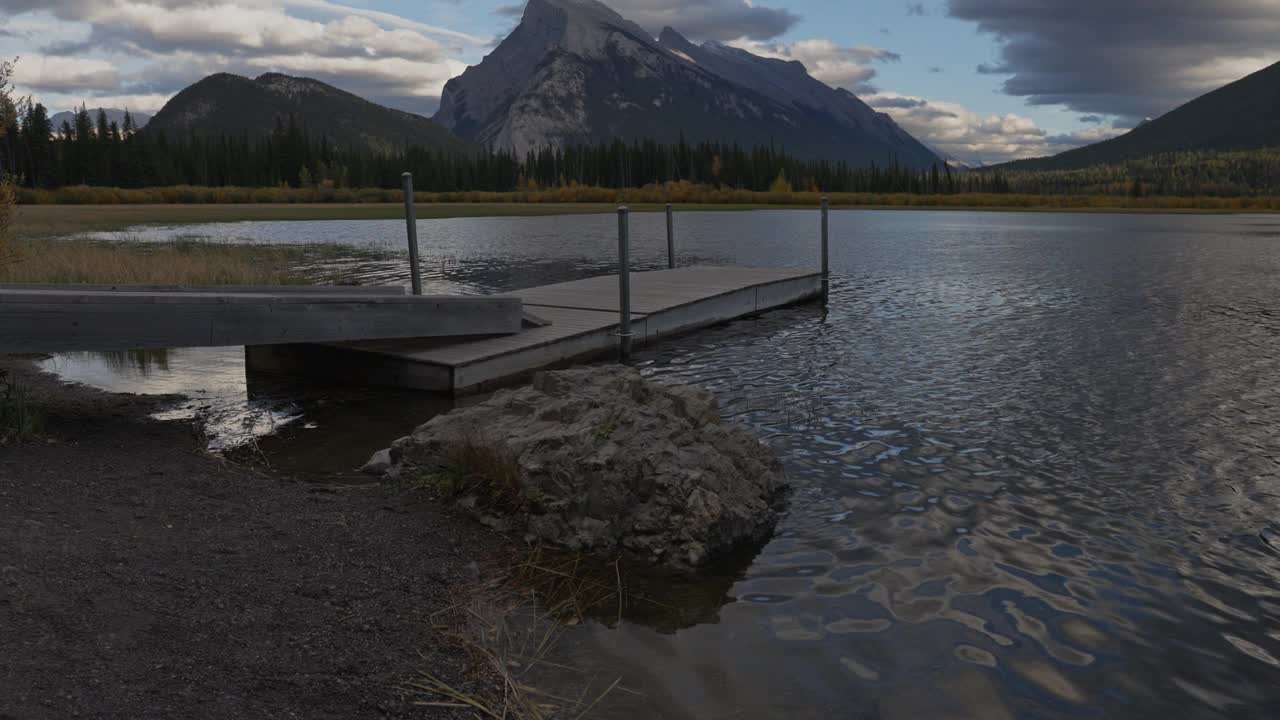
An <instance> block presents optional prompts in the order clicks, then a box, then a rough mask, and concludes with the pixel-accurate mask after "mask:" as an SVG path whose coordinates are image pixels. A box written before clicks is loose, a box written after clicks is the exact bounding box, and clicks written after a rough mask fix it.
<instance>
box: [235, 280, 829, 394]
mask: <svg viewBox="0 0 1280 720" xmlns="http://www.w3.org/2000/svg"><path fill="white" fill-rule="evenodd" d="M821 294H822V275H821V273H819V272H815V271H812V270H797V269H776V268H751V267H721V266H694V267H684V268H678V269H673V270H657V271H652V272H637V273H632V274H631V310H632V321H631V331H632V333H633V345H634V346H643V345H645V344H647V343H650V342H653V341H654V340H657V339H658V338H661V337H665V336H669V335H673V334H676V333H681V332H685V331H689V330H693V329H695V328H699V327H706V326H708V325H714V324H717V323H720V322H725V321H728V320H733V319H735V318H740V317H744V316H749V315H754V314H756V313H760V312H764V311H766V310H770V309H773V308H778V307H783V306H786V305H791V304H793V303H797V302H801V301H804V300H809V299H813V298H817V297H820V296H821ZM512 295H513V296H518V297H519V298H520V300H521V301H522V302H523V308H524V312H525V314H526V317H529V316H532V318H533V319H534V322H532V323H531V322H528V321H526V323H525V327H524V329H523V330H521V331H520V332H518V333H514V334H509V335H501V336H496V337H485V338H417V339H410V340H369V341H361V342H344V343H321V344H290V345H279V344H276V345H261V346H250V347H247V348H246V353H245V359H246V363H247V365H248V367H249V368H250V369H251V370H259V371H268V372H286V373H290V374H299V375H307V376H312V377H323V378H330V379H340V380H346V381H351V382H360V383H365V384H377V385H390V386H395V387H407V388H416V389H421V390H432V391H440V392H451V393H455V394H465V393H469V392H478V391H484V390H487V389H491V388H493V387H496V386H498V385H500V384H504V383H507V382H510V381H512V380H515V379H518V378H520V377H522V376H524V375H527V374H528V373H530V372H532V371H534V370H538V369H541V368H546V367H553V366H558V365H564V364H567V363H569V362H572V361H575V360H586V359H591V358H595V357H602V356H606V355H608V354H610V353H616V352H617V347H618V337H617V332H618V326H619V317H618V311H619V310H618V306H619V293H618V277H617V276H616V275H609V276H602V277H594V278H588V279H585V280H576V281H573V282H566V283H558V284H555V285H546V286H543V287H535V288H528V289H525V290H520V291H517V292H515V293H512ZM537 319H540V320H541V321H543V322H537Z"/></svg>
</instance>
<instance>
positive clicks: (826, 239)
mask: <svg viewBox="0 0 1280 720" xmlns="http://www.w3.org/2000/svg"><path fill="white" fill-rule="evenodd" d="M830 214H831V200H830V199H828V198H827V196H825V195H823V196H822V302H823V303H825V302H827V299H828V298H829V297H830V296H831V263H830V261H829V257H830V235H831V231H830V228H831V224H830V222H829V220H830V218H829V216H830Z"/></svg>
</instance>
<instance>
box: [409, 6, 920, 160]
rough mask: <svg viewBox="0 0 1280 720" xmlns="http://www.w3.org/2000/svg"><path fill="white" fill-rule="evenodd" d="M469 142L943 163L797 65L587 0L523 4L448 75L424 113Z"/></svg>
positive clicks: (518, 146)
mask: <svg viewBox="0 0 1280 720" xmlns="http://www.w3.org/2000/svg"><path fill="white" fill-rule="evenodd" d="M434 119H435V120H436V121H437V122H438V123H439V124H440V125H442V126H444V127H446V128H449V129H450V130H452V131H453V132H454V133H456V134H457V135H458V136H459V137H461V138H463V139H464V140H468V141H470V142H474V143H476V144H479V145H488V146H493V147H497V148H502V149H511V150H514V151H515V152H517V153H520V154H523V153H525V152H527V151H529V150H531V149H535V148H541V147H548V146H564V145H572V144H584V143H586V144H595V143H602V142H609V141H612V140H614V139H623V140H628V141H631V140H656V141H658V142H668V143H670V142H675V141H677V140H678V139H680V138H681V137H684V138H685V139H687V140H690V141H697V140H717V141H722V142H736V143H738V144H740V145H744V146H748V147H751V146H760V145H773V146H775V147H778V148H780V149H785V150H786V151H787V152H788V154H791V155H794V156H797V157H801V158H807V159H816V158H827V159H831V160H844V161H847V162H850V163H852V164H855V165H860V166H865V165H868V164H870V163H872V162H874V163H879V164H881V165H887V164H889V163H892V162H894V161H896V162H898V163H900V164H902V165H905V166H908V167H917V168H923V167H927V166H929V165H932V164H935V163H937V164H939V165H940V164H941V163H942V160H941V159H940V158H939V157H938V156H937V155H936V154H935V153H933V152H932V151H931V150H929V149H928V148H927V147H925V146H924V145H923V144H921V143H920V142H918V141H917V140H916V139H915V138H913V137H911V135H909V134H908V133H907V132H905V131H904V130H902V129H901V128H900V127H898V125H897V124H896V123H894V121H893V120H892V119H891V118H889V117H888V116H887V115H884V114H882V113H877V112H876V111H874V110H872V109H871V108H870V107H868V106H867V105H866V104H865V103H863V102H862V101H861V100H859V99H858V98H857V97H856V96H854V95H853V94H852V93H850V92H848V91H846V90H837V89H835V88H831V87H829V86H827V85H825V84H823V83H821V82H820V81H818V80H816V79H814V78H813V77H811V76H810V75H809V74H808V72H807V71H806V70H805V68H804V66H803V65H802V64H800V63H798V62H788V61H784V60H777V59H771V58H763V57H759V56H756V55H753V54H751V53H749V52H747V51H745V50H740V49H738V48H733V47H729V46H726V45H721V44H719V43H713V42H708V43H703V44H702V45H695V44H694V43H691V42H689V41H688V40H686V39H685V38H684V37H683V36H681V35H680V34H679V33H677V32H676V31H675V30H673V29H671V28H667V29H666V30H664V31H663V32H662V34H661V37H660V38H658V39H655V38H653V37H652V36H650V35H649V33H648V32H646V31H645V30H644V29H643V28H641V27H640V26H639V25H636V24H635V23H633V22H631V21H629V20H627V19H626V18H624V17H622V16H621V15H619V14H618V13H616V12H614V11H613V10H611V9H609V8H608V7H607V6H605V5H603V4H601V3H599V2H596V0H529V3H528V4H527V5H526V7H525V11H524V15H523V17H522V18H521V21H520V24H519V25H517V26H516V28H515V29H514V30H513V31H512V32H511V34H510V35H508V36H507V38H506V39H504V40H503V41H502V42H501V43H500V44H499V45H498V46H497V47H496V48H495V49H494V50H493V52H491V53H490V54H489V55H487V56H486V57H485V58H484V60H483V61H482V62H480V63H479V64H478V65H474V66H472V67H469V68H467V70H466V71H464V72H463V73H462V75H460V76H458V77H456V78H453V79H452V80H450V81H449V82H448V83H447V84H446V85H445V89H444V93H443V96H442V97H441V102H440V109H439V111H438V112H437V113H436V115H435V118H434Z"/></svg>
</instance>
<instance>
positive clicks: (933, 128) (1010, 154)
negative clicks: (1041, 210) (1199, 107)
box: [862, 93, 1122, 164]
mask: <svg viewBox="0 0 1280 720" xmlns="http://www.w3.org/2000/svg"><path fill="white" fill-rule="evenodd" d="M862 99H863V100H864V101H866V103H867V104H868V105H870V106H871V107H873V108H875V109H876V110H879V111H881V112H885V113H887V114H889V115H890V116H891V117H893V119H894V120H895V121H896V122H897V123H898V124H899V125H901V126H902V128H903V129H904V130H906V131H907V132H909V133H911V134H912V135H914V136H915V137H916V138H918V139H919V140H920V141H922V142H924V143H926V144H928V145H930V146H932V147H934V148H937V149H938V150H940V151H941V152H943V153H944V154H946V155H949V156H951V157H956V158H959V159H961V160H965V161H967V162H974V163H988V164H989V163H997V162H1004V161H1006V160H1015V159H1018V158H1026V157H1039V156H1042V155H1053V154H1056V153H1060V152H1062V151H1064V150H1070V149H1071V148H1074V147H1079V146H1081V145H1087V144H1089V143H1094V142H1098V141H1100V140H1105V139H1107V138H1109V137H1114V136H1115V135H1118V134H1120V132H1122V131H1120V130H1116V129H1113V128H1107V127H1100V126H1095V127H1091V128H1086V129H1084V130H1080V131H1078V132H1074V133H1066V134H1057V135H1051V134H1049V133H1048V132H1046V131H1045V130H1044V129H1043V128H1041V127H1039V126H1038V125H1036V123H1035V121H1033V120H1031V119H1030V118H1027V117H1023V116H1021V115H1017V114H1014V113H1006V114H1004V115H999V114H985V115H984V114H981V113H975V112H973V111H971V110H969V109H968V108H966V107H964V106H963V105H960V104H958V103H952V102H945V101H939V100H928V99H925V98H919V97H911V96H907V95H899V94H897V93H881V94H877V95H868V96H864V97H863V98H862Z"/></svg>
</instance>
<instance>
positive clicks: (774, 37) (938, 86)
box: [0, 0, 1280, 163]
mask: <svg viewBox="0 0 1280 720" xmlns="http://www.w3.org/2000/svg"><path fill="white" fill-rule="evenodd" d="M605 3H606V4H608V5H610V6H611V7H613V8H614V9H615V10H617V11H618V12H619V13H621V14H622V15H624V16H626V17H627V18H629V19H631V20H634V21H636V22H637V23H639V24H640V25H641V26H643V27H645V28H646V29H648V30H650V31H651V32H653V33H654V34H655V35H656V34H657V33H658V32H659V31H660V30H661V29H662V27H663V26H664V25H671V26H672V27H674V28H675V29H676V30H678V31H680V32H681V33H683V34H684V35H686V36H687V37H689V38H690V39H693V40H697V41H701V40H715V41H719V42H725V43H728V44H732V45H736V46H739V47H743V48H746V49H748V50H751V51H752V52H756V53H758V54H765V55H770V56H774V57H780V58H786V59H794V60H799V61H801V62H803V63H804V64H805V66H806V67H807V68H808V69H809V71H810V73H812V74H813V75H814V76H816V77H818V78H819V79H820V80H823V81H824V82H827V83H828V84H831V85H833V86H839V87H845V88H848V89H849V90H851V91H853V92H854V93H856V94H857V95H858V96H859V97H861V98H862V99H863V100H864V101H866V102H867V103H868V104H870V105H871V106H872V107H875V108H876V109H877V110H880V111H882V112H886V113H888V114H890V115H891V116H893V117H894V119H895V120H897V121H898V123H899V124H901V125H902V126H903V127H904V128H906V129H907V130H908V131H909V132H911V133H912V134H914V135H915V136H916V137H917V138H919V139H921V140H922V141H924V142H926V143H928V144H930V145H931V146H933V147H934V148H936V149H938V150H939V151H941V152H943V153H946V154H947V155H949V156H951V157H954V158H957V159H960V160H964V161H966V162H971V163H992V162H999V161H1003V160H1008V159H1012V158H1018V157H1032V156H1038V155H1046V154H1052V153H1055V152H1060V151H1062V150H1065V149H1068V148H1070V147H1075V146H1078V145H1081V144H1085V143H1088V142H1094V141H1097V140H1100V139H1104V138H1107V137H1111V136H1113V135H1115V134H1118V133H1120V132H1123V131H1124V130H1125V129H1127V128H1130V127H1132V126H1133V125H1135V124H1136V123H1138V122H1140V121H1141V120H1142V119H1143V118H1147V117H1155V116H1158V115H1160V114H1163V113H1165V112H1167V111H1169V110H1171V109H1173V108H1175V107H1177V106H1178V105H1180V104H1181V103H1183V102H1186V101H1187V100H1190V99H1192V98H1194V97H1196V96H1198V95H1201V94H1203V93H1204V92H1207V91H1209V90H1212V89H1213V88H1216V87H1219V86H1221V85H1223V84H1226V83H1228V82H1231V81H1233V80H1236V79H1239V78H1240V77H1243V76H1244V75H1247V74H1249V73H1250V72H1254V71H1256V70H1259V69H1261V68H1263V67H1266V66H1267V65H1270V64H1272V63H1274V62H1276V61H1280V43H1277V42H1275V40H1274V39H1275V38H1276V37H1280V0H923V1H920V2H903V1H901V0H605ZM521 11H522V0H412V1H410V0H201V1H199V2H177V1H176V0H0V57H6V56H7V57H12V56H18V57H19V58H20V59H19V62H18V67H17V73H16V81H17V84H18V88H19V90H20V92H22V93H24V94H30V95H31V96H33V98H34V99H36V100H37V101H40V102H43V103H44V104H45V105H46V107H48V108H49V109H50V110H51V111H53V112H56V111H59V110H67V109H70V108H72V107H75V106H78V105H79V104H80V103H81V102H84V103H86V104H87V105H88V106H89V107H98V106H102V107H120V108H126V107H127V108H129V109H133V110H138V111H143V112H155V111H156V110H158V109H159V108H160V107H162V106H163V105H164V103H165V102H166V101H167V100H168V99H169V98H170V97H171V96H172V95H173V94H174V93H176V92H177V91H179V90H181V89H182V88H183V87H185V86H187V85H189V84H191V83H192V82H195V81H196V80H198V79H200V78H201V77H203V76H205V75H208V74H210V73H213V72H235V73H238V74H243V75H248V76H254V75H258V74H260V73H263V72H268V71H275V72H285V73H289V74H294V75H306V76H310V77H315V78H318V79H321V80H324V81H326V82H330V83H332V84H334V85H337V86H338V87H341V88H343V89H345V90H349V91H351V92H354V93H356V94H358V95H362V96H364V97H367V98H369V99H371V100H374V101H375V102H381V103H383V104H387V105H391V106H393V107H398V108H401V109H405V110H409V111H411V112H417V113H421V114H425V115H430V114H431V113H432V112H434V110H435V108H436V106H437V104H438V102H439V96H440V93H441V90H442V88H443V86H444V83H445V82H446V81H448V79H449V78H450V77H453V76H455V75H457V74H459V73H460V72H461V71H462V70H463V69H464V68H465V67H466V66H467V65H471V64H475V63H477V62H479V61H480V59H481V58H483V56H484V55H485V53H486V52H488V51H489V50H490V49H491V48H492V47H493V45H494V44H496V42H498V41H500V40H501V38H502V37H504V36H505V35H506V34H507V33H508V32H509V31H510V30H511V29H512V28H513V27H514V26H515V24H516V23H517V22H518V21H519V15H520V12H521Z"/></svg>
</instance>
